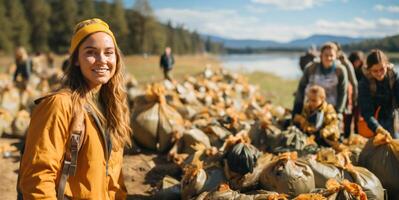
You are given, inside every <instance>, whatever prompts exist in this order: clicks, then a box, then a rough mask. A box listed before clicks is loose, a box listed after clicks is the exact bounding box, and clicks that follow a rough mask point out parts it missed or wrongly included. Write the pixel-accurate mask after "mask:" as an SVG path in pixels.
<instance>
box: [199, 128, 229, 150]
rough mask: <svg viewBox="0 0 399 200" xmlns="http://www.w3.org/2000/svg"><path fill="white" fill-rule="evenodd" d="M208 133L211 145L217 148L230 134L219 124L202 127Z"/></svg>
mask: <svg viewBox="0 0 399 200" xmlns="http://www.w3.org/2000/svg"><path fill="white" fill-rule="evenodd" d="M203 131H204V132H205V133H206V134H207V135H208V137H209V140H210V142H211V145H212V146H214V147H217V148H220V147H222V145H223V143H224V140H225V139H226V138H227V137H228V136H229V135H231V132H230V131H228V130H227V129H225V128H224V127H222V126H219V125H216V124H214V125H209V126H207V127H205V128H204V129H203Z"/></svg>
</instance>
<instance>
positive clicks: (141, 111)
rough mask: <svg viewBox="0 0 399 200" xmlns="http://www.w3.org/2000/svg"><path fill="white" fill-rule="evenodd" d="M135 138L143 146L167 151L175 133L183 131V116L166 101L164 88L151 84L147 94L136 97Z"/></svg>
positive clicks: (133, 122) (133, 126) (133, 124)
mask: <svg viewBox="0 0 399 200" xmlns="http://www.w3.org/2000/svg"><path fill="white" fill-rule="evenodd" d="M131 120H132V129H133V133H134V134H133V138H134V139H135V140H136V141H137V142H138V143H139V144H140V145H142V146H143V147H145V148H148V149H152V150H157V151H159V152H165V151H167V150H168V149H170V147H171V146H172V139H173V134H177V133H178V132H182V129H183V124H184V121H183V118H182V117H181V115H180V114H179V113H178V112H177V111H176V110H175V109H173V108H172V107H171V106H169V105H168V104H167V103H166V100H165V96H164V88H163V87H161V86H157V85H154V86H150V87H149V88H148V89H147V91H146V95H145V96H139V97H137V98H136V99H135V103H134V108H133V113H132V119H131Z"/></svg>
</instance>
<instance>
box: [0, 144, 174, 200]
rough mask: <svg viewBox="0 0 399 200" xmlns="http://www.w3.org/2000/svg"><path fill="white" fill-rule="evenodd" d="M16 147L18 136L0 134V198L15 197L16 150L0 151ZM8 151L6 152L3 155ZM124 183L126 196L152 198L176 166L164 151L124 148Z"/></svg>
mask: <svg viewBox="0 0 399 200" xmlns="http://www.w3.org/2000/svg"><path fill="white" fill-rule="evenodd" d="M8 144H10V145H11V147H17V148H19V147H20V146H21V145H20V140H19V139H10V138H0V146H1V148H0V149H2V153H1V155H0V194H1V199H16V197H17V192H16V182H17V178H18V177H17V173H18V168H19V161H20V155H19V151H17V150H15V148H12V149H14V150H13V151H11V152H10V151H7V152H9V153H4V152H3V149H4V148H3V147H4V146H8ZM7 154H8V155H7ZM123 164H124V165H123V173H124V176H125V184H126V187H127V190H128V198H127V199H132V200H133V199H154V198H153V197H152V196H153V195H152V194H154V193H155V192H156V191H157V186H159V185H160V181H161V180H162V178H163V177H164V176H166V175H169V176H173V177H177V178H178V176H179V174H180V171H179V168H178V167H177V166H176V165H174V164H172V163H170V162H168V161H167V160H166V156H165V155H157V154H154V153H151V152H137V151H133V150H130V151H129V150H128V151H126V155H125V157H124V163H123Z"/></svg>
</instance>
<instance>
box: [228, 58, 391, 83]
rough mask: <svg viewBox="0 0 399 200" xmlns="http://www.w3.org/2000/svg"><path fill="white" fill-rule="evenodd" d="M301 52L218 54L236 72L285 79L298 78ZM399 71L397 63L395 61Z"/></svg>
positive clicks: (299, 75) (300, 72)
mask: <svg viewBox="0 0 399 200" xmlns="http://www.w3.org/2000/svg"><path fill="white" fill-rule="evenodd" d="M302 54H303V53H300V52H298V53H292V52H291V53H285V52H284V53H267V54H230V55H222V56H220V60H221V61H222V64H223V66H224V67H225V68H226V69H229V70H232V71H236V72H253V71H261V72H268V73H272V74H275V75H277V76H280V77H282V78H286V79H299V78H300V77H301V75H302V71H301V70H300V68H299V57H300V56H301V55H302ZM395 67H396V69H397V70H398V71H399V63H395Z"/></svg>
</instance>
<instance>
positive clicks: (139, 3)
mask: <svg viewBox="0 0 399 200" xmlns="http://www.w3.org/2000/svg"><path fill="white" fill-rule="evenodd" d="M133 10H135V11H136V12H138V13H140V15H142V16H143V17H154V11H153V10H152V8H151V6H150V3H148V0H136V3H135V4H134V6H133Z"/></svg>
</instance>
